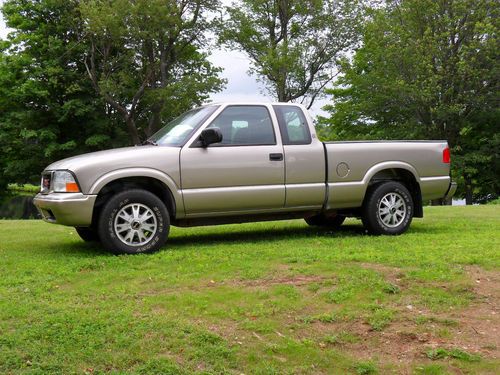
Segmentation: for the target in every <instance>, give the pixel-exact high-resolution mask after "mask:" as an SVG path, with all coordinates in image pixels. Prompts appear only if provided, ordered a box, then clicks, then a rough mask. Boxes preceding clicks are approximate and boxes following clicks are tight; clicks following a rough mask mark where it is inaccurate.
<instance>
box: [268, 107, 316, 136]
mask: <svg viewBox="0 0 500 375" xmlns="http://www.w3.org/2000/svg"><path fill="white" fill-rule="evenodd" d="M274 111H275V112H276V116H277V117H278V122H279V126H280V130H281V134H282V136H283V144H285V145H308V144H310V143H311V133H310V132H309V126H308V125H307V120H306V117H305V116H304V113H303V112H302V109H300V108H299V107H296V106H288V105H276V106H274Z"/></svg>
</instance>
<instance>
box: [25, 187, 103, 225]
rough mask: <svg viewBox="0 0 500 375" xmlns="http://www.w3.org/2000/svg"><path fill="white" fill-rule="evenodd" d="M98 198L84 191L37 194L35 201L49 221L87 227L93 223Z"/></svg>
mask: <svg viewBox="0 0 500 375" xmlns="http://www.w3.org/2000/svg"><path fill="white" fill-rule="evenodd" d="M96 198H97V195H84V194H82V193H50V194H37V195H36V196H35V198H34V199H33V203H34V205H35V206H36V208H37V209H38V211H39V212H40V214H41V215H42V218H43V220H45V221H46V222H48V223H53V224H62V225H69V226H74V227H85V226H90V224H92V213H93V211H94V203H95V200H96Z"/></svg>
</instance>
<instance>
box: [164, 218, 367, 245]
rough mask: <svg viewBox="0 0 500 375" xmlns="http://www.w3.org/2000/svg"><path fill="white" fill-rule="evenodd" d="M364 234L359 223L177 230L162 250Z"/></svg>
mask: <svg viewBox="0 0 500 375" xmlns="http://www.w3.org/2000/svg"><path fill="white" fill-rule="evenodd" d="M362 235H366V233H365V229H364V228H363V226H362V225H361V224H359V225H356V224H351V225H344V226H342V227H341V228H340V229H336V230H331V229H328V228H319V227H304V228H277V229H274V230H268V229H255V230H241V231H237V232H229V233H220V232H217V233H200V234H188V235H184V234H183V233H182V232H178V234H176V236H173V237H170V238H169V239H168V241H167V243H166V245H165V246H164V247H163V248H162V250H173V251H175V250H177V249H176V247H178V246H194V245H200V246H211V245H218V244H231V243H234V242H248V243H253V244H255V243H261V242H262V243H263V242H267V243H268V242H278V241H281V240H287V239H299V238H315V237H358V236H362Z"/></svg>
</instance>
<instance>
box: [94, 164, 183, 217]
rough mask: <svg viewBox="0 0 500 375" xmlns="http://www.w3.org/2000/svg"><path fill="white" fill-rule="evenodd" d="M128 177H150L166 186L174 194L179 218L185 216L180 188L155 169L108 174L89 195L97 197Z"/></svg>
mask: <svg viewBox="0 0 500 375" xmlns="http://www.w3.org/2000/svg"><path fill="white" fill-rule="evenodd" d="M127 177H150V178H154V179H156V180H158V181H160V182H162V183H163V184H165V185H166V186H167V187H168V189H169V190H170V192H171V193H172V197H173V198H174V203H175V207H176V213H177V217H179V216H184V214H185V211H184V201H183V199H182V193H181V191H180V188H179V187H178V186H177V184H176V183H175V182H174V180H173V179H172V178H171V177H170V176H169V175H167V174H166V173H164V172H162V171H159V170H157V169H154V168H123V169H117V170H114V171H112V172H108V173H106V174H104V175H102V176H101V177H99V178H98V179H97V180H96V181H95V182H94V183H93V184H92V186H91V187H90V190H89V192H88V194H94V195H97V194H99V192H100V191H101V189H102V188H103V187H104V186H106V185H107V184H109V183H110V182H113V181H116V180H119V179H121V178H127Z"/></svg>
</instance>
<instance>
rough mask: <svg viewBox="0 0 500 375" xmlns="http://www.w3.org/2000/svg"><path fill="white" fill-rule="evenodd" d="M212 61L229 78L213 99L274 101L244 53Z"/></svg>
mask: <svg viewBox="0 0 500 375" xmlns="http://www.w3.org/2000/svg"><path fill="white" fill-rule="evenodd" d="M3 2H4V0H0V6H1V5H2V4H3ZM222 2H223V3H225V4H230V3H231V2H232V0H222ZM7 33H8V30H7V29H6V27H5V22H4V20H3V18H1V14H0V37H2V38H5V37H6V36H7ZM210 61H211V62H212V63H213V64H214V65H216V66H219V67H222V68H223V69H224V71H223V73H222V76H223V77H224V78H226V79H227V80H228V82H227V85H226V88H225V89H224V90H223V91H222V92H220V93H218V94H214V95H212V97H211V100H212V101H217V102H221V101H237V100H242V101H272V98H270V97H268V96H266V95H265V93H264V88H263V86H262V84H261V83H259V82H258V80H257V77H255V76H250V75H249V74H248V69H249V67H250V61H249V60H248V58H247V57H246V55H244V54H243V53H241V52H237V51H225V50H220V49H217V50H214V51H213V53H212V55H211V56H210ZM324 104H325V101H322V100H318V101H317V103H316V104H315V105H314V106H313V108H312V109H311V112H312V114H313V116H316V115H318V114H320V113H321V112H322V111H321V107H322V106H323V105H324Z"/></svg>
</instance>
